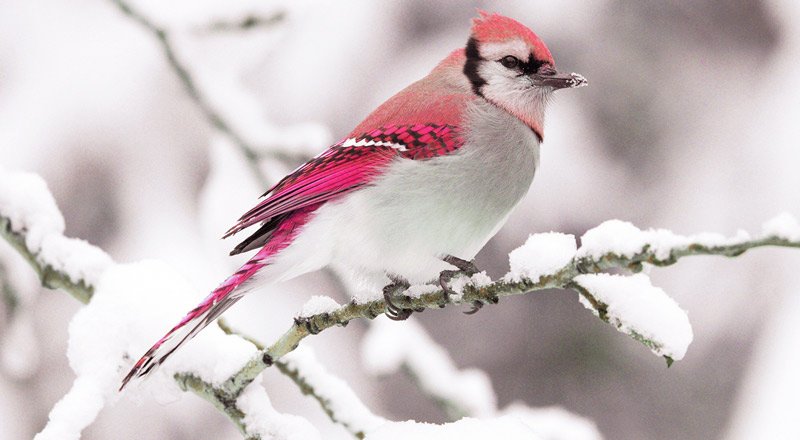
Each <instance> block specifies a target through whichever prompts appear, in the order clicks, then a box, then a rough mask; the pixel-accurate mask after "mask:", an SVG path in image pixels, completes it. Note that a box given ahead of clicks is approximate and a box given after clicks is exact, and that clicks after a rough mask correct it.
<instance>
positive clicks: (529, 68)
mask: <svg viewBox="0 0 800 440" xmlns="http://www.w3.org/2000/svg"><path fill="white" fill-rule="evenodd" d="M544 64H545V62H544V61H542V60H537V59H536V58H534V57H533V54H530V55H528V61H525V62H521V63H519V67H520V69H522V73H524V74H525V75H530V74H532V73H536V71H538V70H539V68H540V67H542V66H543V65H544Z"/></svg>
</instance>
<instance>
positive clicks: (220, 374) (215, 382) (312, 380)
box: [0, 172, 800, 439]
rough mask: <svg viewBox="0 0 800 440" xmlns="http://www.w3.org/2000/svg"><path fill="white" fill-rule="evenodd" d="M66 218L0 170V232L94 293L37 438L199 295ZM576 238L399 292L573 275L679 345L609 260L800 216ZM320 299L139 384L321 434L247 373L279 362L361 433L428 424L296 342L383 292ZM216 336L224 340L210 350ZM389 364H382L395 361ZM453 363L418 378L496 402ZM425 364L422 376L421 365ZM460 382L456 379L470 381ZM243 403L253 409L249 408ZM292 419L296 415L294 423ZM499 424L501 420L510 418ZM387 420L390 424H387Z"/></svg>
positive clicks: (72, 417)
mask: <svg viewBox="0 0 800 440" xmlns="http://www.w3.org/2000/svg"><path fill="white" fill-rule="evenodd" d="M63 229H64V221H63V218H62V217H61V214H60V212H59V211H58V208H57V207H56V206H55V203H54V201H53V199H52V196H51V195H50V193H49V192H48V191H47V188H46V185H45V184H44V182H43V181H42V180H41V179H40V178H39V177H37V176H35V175H31V174H26V173H5V172H0V233H2V235H3V237H4V238H5V239H6V240H7V241H8V242H9V243H11V244H12V246H13V247H14V249H16V250H17V251H18V252H19V253H20V254H21V255H22V256H23V257H24V258H25V259H26V260H27V261H28V262H29V263H30V264H31V265H32V267H33V268H34V269H35V270H36V272H37V273H38V274H39V276H40V278H41V280H42V282H43V284H44V285H45V286H47V287H51V288H56V287H58V288H63V289H65V290H67V291H68V292H70V293H71V294H73V295H74V296H75V297H76V298H78V299H79V300H81V301H83V302H89V300H90V299H91V302H90V303H89V305H88V306H87V307H85V308H84V309H82V310H81V311H79V312H78V314H76V316H75V318H74V319H73V322H72V323H71V324H70V347H69V350H68V356H69V358H70V365H71V366H72V368H73V369H74V370H75V372H76V373H77V375H78V377H77V378H76V380H75V383H74V384H73V387H72V389H71V390H70V392H69V393H67V395H66V396H64V398H63V399H62V401H61V402H60V403H59V404H57V405H56V407H54V409H53V411H52V412H51V421H50V423H48V425H47V428H46V429H45V431H43V432H42V433H41V434H40V436H39V437H38V438H40V439H46V438H77V436H79V435H80V431H81V430H82V429H83V427H85V426H86V425H88V424H89V423H91V422H92V421H93V420H94V418H95V417H96V415H97V413H98V412H99V411H100V410H101V409H102V407H103V406H104V405H105V404H106V403H107V402H108V401H110V400H111V399H114V398H116V396H117V395H116V394H115V389H116V385H117V383H118V381H119V376H120V371H121V370H122V369H124V368H127V367H129V363H130V359H129V356H130V353H133V352H136V353H138V352H140V351H143V350H144V348H146V346H144V345H142V344H146V343H148V342H149V340H150V338H151V337H157V335H156V334H153V335H150V334H148V332H153V331H157V330H158V329H160V328H164V327H165V326H167V325H168V324H169V323H171V322H172V320H174V316H175V315H177V314H179V313H181V312H182V311H184V309H185V308H187V307H189V306H191V305H192V304H193V301H194V300H195V299H196V298H194V295H193V289H192V287H191V286H190V285H189V284H188V283H186V282H185V281H182V280H181V279H180V278H179V277H177V276H176V275H175V274H174V272H173V271H172V270H171V269H169V268H167V267H165V266H164V265H163V264H157V263H154V262H150V263H147V262H145V263H138V264H133V265H118V264H114V263H113V262H112V261H111V258H110V257H109V256H108V255H106V254H105V253H104V252H102V251H101V250H99V249H97V248H95V247H94V246H91V245H90V244H88V243H86V242H84V241H82V240H76V239H69V238H66V237H64V236H63V235H62V234H63ZM582 243H583V244H582V246H581V247H580V248H576V245H575V240H574V237H572V236H570V235H564V234H558V233H547V234H535V235H532V236H531V237H530V238H529V239H528V241H527V242H526V243H525V244H524V245H523V246H522V247H520V248H518V249H516V250H515V251H513V252H511V254H510V256H509V260H510V266H511V270H510V272H509V273H508V274H507V275H506V276H504V277H503V278H501V279H499V280H496V281H491V280H489V279H488V277H487V276H486V275H485V274H478V275H475V276H473V277H470V278H467V277H462V278H461V279H460V280H456V283H455V284H458V288H457V289H456V290H457V291H458V292H459V295H451V296H450V297H449V299H448V298H447V297H446V296H445V295H444V293H443V292H442V291H441V290H440V289H439V288H438V287H435V286H412V287H411V288H410V289H409V290H408V291H406V292H405V293H404V294H401V295H399V296H398V297H396V298H394V300H393V301H394V303H395V304H396V305H397V306H400V307H403V308H407V309H421V308H431V309H437V308H440V307H441V306H444V305H447V304H473V303H474V302H476V301H478V302H482V303H486V304H491V303H496V302H497V299H498V298H499V297H501V296H510V295H520V294H525V293H530V292H534V291H538V290H543V289H549V288H565V289H572V290H575V291H577V292H579V293H580V295H581V297H582V302H583V303H584V304H585V305H587V306H588V307H590V308H591V309H592V310H593V311H594V312H595V314H597V315H598V316H599V317H600V318H601V319H603V320H604V321H606V322H609V323H611V324H613V325H614V326H615V327H617V328H618V329H619V330H620V331H623V332H625V333H627V334H629V335H630V336H632V337H634V338H635V339H637V340H638V341H640V342H642V343H643V344H645V345H646V346H648V347H649V348H650V349H652V350H653V351H654V352H656V353H657V354H659V355H661V356H665V357H667V358H668V359H680V357H682V356H683V353H684V352H685V350H686V346H688V343H689V342H690V341H691V328H690V327H689V325H688V320H687V319H686V317H685V314H684V312H683V311H682V310H680V308H679V307H678V306H677V304H675V303H674V301H672V300H671V299H669V298H668V297H667V296H666V295H665V294H664V293H663V291H661V290H660V289H657V288H655V287H653V286H652V285H650V282H649V279H648V278H647V277H646V276H645V275H642V274H638V275H633V276H621V275H608V274H604V273H603V272H605V271H608V270H611V269H629V270H631V271H633V272H639V271H640V270H641V269H642V268H643V266H644V265H645V264H651V265H656V266H666V265H670V264H674V263H676V262H677V261H678V260H679V259H680V258H682V257H685V256H690V255H723V256H737V255H740V254H741V253H743V252H745V251H747V250H749V249H752V248H756V247H762V246H782V247H800V225H798V222H797V221H796V220H795V219H794V218H793V217H791V216H789V215H788V214H783V215H781V216H778V217H776V218H775V219H772V220H770V221H768V222H766V223H765V224H764V226H763V228H762V232H761V233H760V234H758V235H757V236H751V235H749V234H747V233H745V232H739V233H738V234H737V235H735V236H734V237H723V236H720V235H717V234H698V235H692V236H681V235H677V234H674V233H672V232H669V231H666V230H644V231H643V230H640V229H638V228H636V227H634V226H633V225H631V224H630V223H626V222H621V221H618V220H612V221H608V222H605V223H603V224H601V225H600V226H598V227H597V228H594V229H592V230H590V231H588V232H587V233H586V234H585V235H584V236H583V237H582ZM166 292H169V293H170V294H169V295H167V294H166ZM167 298H169V300H167ZM313 303H314V304H312V305H309V306H308V307H306V308H305V309H306V310H304V313H303V314H302V315H303V316H302V317H299V318H296V319H295V321H294V322H293V324H292V325H291V326H290V328H289V329H288V330H287V332H286V333H284V335H283V336H281V338H279V339H278V340H277V341H276V342H274V343H273V344H271V345H269V346H267V347H266V348H263V347H262V346H261V345H260V344H258V343H257V342H254V343H251V341H252V340H250V339H247V338H244V337H241V336H240V335H236V334H230V333H232V332H231V331H230V330H229V329H228V330H227V331H223V330H226V329H225V327H224V325H223V326H222V327H223V328H222V329H220V328H215V327H210V328H208V329H206V330H205V331H204V332H203V333H201V334H200V335H199V336H198V338H196V339H197V341H196V343H194V344H192V345H190V346H187V347H186V349H184V350H182V351H181V352H179V353H177V354H176V355H175V356H174V358H173V359H171V361H170V363H168V364H167V365H164V366H162V369H161V370H159V372H157V373H156V376H157V377H153V378H152V380H151V381H150V382H151V383H150V384H149V385H147V384H142V387H143V388H145V389H147V387H148V386H150V387H155V385H154V384H157V383H158V382H159V380H161V379H158V376H162V377H166V378H167V380H169V378H170V377H172V378H174V380H175V381H177V383H178V384H179V385H180V387H181V388H183V389H185V390H186V389H188V390H192V391H194V392H195V393H197V394H199V395H200V396H202V397H204V398H205V399H207V400H209V401H210V402H211V403H212V404H214V406H215V407H217V408H218V409H220V410H221V411H222V412H224V413H225V414H226V415H227V416H228V417H229V418H230V419H231V420H232V421H233V422H234V423H235V424H236V425H237V427H239V429H240V430H241V431H242V432H243V433H244V434H245V435H247V436H249V437H250V438H261V437H267V436H274V437H278V438H297V436H295V435H294V434H295V433H297V432H301V431H303V432H307V433H309V432H310V433H311V434H308V435H306V437H303V438H314V437H315V435H318V434H317V433H316V431H315V430H314V429H313V427H310V425H307V422H306V421H305V420H304V419H297V418H293V416H287V415H283V414H279V413H277V412H276V411H275V410H274V409H273V408H272V407H271V406H270V405H269V398H268V396H267V395H266V393H265V392H263V387H261V386H260V385H258V384H252V385H251V383H252V382H253V381H254V380H255V379H256V378H257V377H258V376H259V374H260V373H261V372H262V371H263V370H264V369H265V368H267V367H269V366H271V365H273V364H276V365H277V367H278V368H279V369H280V370H281V371H283V372H284V373H285V374H286V375H287V376H288V377H290V378H292V379H293V380H294V381H295V383H297V384H298V385H299V386H300V388H301V390H302V391H303V392H306V393H309V394H311V395H312V396H313V397H314V398H315V399H317V401H318V402H319V403H320V404H321V405H322V407H323V409H324V410H325V411H326V412H327V413H328V414H329V416H330V417H331V418H332V419H333V420H334V421H335V422H337V423H341V424H342V425H344V426H345V427H347V428H348V429H349V430H350V431H351V432H352V433H354V434H355V435H357V436H363V435H366V437H367V438H371V437H370V435H371V434H370V433H373V435H374V436H375V437H374V438H394V437H392V436H393V435H395V434H398V433H400V432H404V430H405V429H406V428H408V429H409V430H410V431H409V432H411V431H416V430H418V429H422V430H425V429H428V428H424V427H418V426H411V425H407V424H397V423H393V422H387V423H383V424H382V423H381V422H383V419H382V418H380V417H378V416H375V415H373V414H372V413H371V412H369V410H368V409H366V407H364V406H363V404H361V403H360V401H359V400H358V399H357V397H356V396H355V395H354V394H353V393H352V391H351V390H349V389H347V387H346V385H345V384H344V383H343V382H341V381H339V380H338V379H335V378H333V377H332V376H330V374H328V373H326V372H325V371H324V369H322V367H321V366H319V365H317V364H316V362H315V361H314V359H313V356H311V355H309V354H307V353H306V354H303V353H300V354H292V355H290V353H291V352H293V351H295V350H296V349H297V348H298V346H299V344H300V342H301V341H302V339H304V338H305V337H307V336H309V335H312V334H317V333H319V332H321V331H324V330H326V329H328V328H330V327H334V326H344V325H347V323H349V322H350V321H351V320H353V319H357V318H366V319H374V318H375V317H377V316H378V315H380V314H383V313H384V310H385V307H386V303H385V302H384V300H383V299H379V300H373V301H366V302H356V301H353V302H350V303H348V304H345V305H341V306H339V305H338V304H335V302H333V301H331V300H327V299H324V298H322V299H321V298H317V299H315V300H314V301H313ZM162 321H163V322H162ZM153 329H156V330H153ZM226 333H228V334H226ZM220 338H228V339H225V340H224V341H223V340H221V339H220ZM254 344H255V345H254ZM221 347H224V350H223V351H224V353H219V352H216V353H214V356H211V357H209V356H208V355H207V354H208V353H209V352H213V351H214V350H217V351H219V350H221ZM287 355H289V356H288V357H287ZM397 356H398V357H397V358H395V361H393V363H392V365H396V364H397V362H396V361H397V359H400V361H399V362H400V363H401V364H402V363H406V364H409V365H410V364H411V363H415V361H414V360H413V359H414V356H413V353H412V354H409V353H408V352H406V353H403V350H399V354H398V355H397ZM445 360H446V359H445ZM387 362H388V361H387ZM439 364H441V365H446V364H447V362H440V363H439ZM387 365H388V364H387ZM387 365H384V367H385V368H389V367H391V366H392V365H389V366H387ZM441 365H440V366H441ZM450 366H451V367H452V365H450ZM376 368H377V367H376ZM413 368H414V369H415V370H416V371H422V370H424V369H425V368H428V367H426V366H425V365H422V364H421V363H420V364H419V365H416V366H414V367H413ZM445 370H447V371H449V372H444V373H442V374H428V373H430V372H428V371H426V372H425V373H426V376H425V377H427V379H425V380H426V381H428V380H429V379H431V378H432V380H431V381H430V382H426V383H425V384H421V387H422V388H423V390H426V392H429V393H430V394H432V395H435V396H440V397H443V398H447V399H451V400H454V401H458V402H459V403H460V404H461V405H462V409H461V410H459V411H461V412H462V413H465V414H467V413H469V414H474V413H480V412H481V411H482V409H481V408H482V407H481V405H484V406H486V405H488V407H486V408H488V409H487V411H488V412H492V411H491V410H493V408H494V403H492V402H493V399H491V397H492V396H491V395H490V394H491V388H490V387H486V386H484V387H483V388H482V389H483V390H484V392H481V393H476V396H477V397H476V398H475V399H473V398H472V397H470V396H466V395H464V394H463V393H456V394H452V393H450V394H447V393H445V392H442V387H444V386H446V385H445V384H443V383H435V382H440V381H444V382H447V381H450V380H451V379H452V377H450V376H454V375H453V374H452V373H453V371H452V370H454V367H453V368H452V369H450V368H445ZM443 371H444V370H443ZM168 374H169V375H171V376H167V375H168ZM440 376H442V377H444V376H448V378H447V379H442V378H441V377H440ZM455 376H458V375H455ZM462 376H463V375H462ZM419 377H420V379H421V380H422V379H424V378H423V375H419ZM462 379H465V378H464V377H462ZM466 379H469V378H466ZM466 379H465V380H466ZM473 379H474V378H473ZM466 382H469V380H467V381H466ZM466 382H464V381H462V382H460V383H459V384H455V382H452V381H450V382H448V383H450V384H451V385H453V386H455V387H462V388H463V384H464V383H466ZM472 382H475V381H474V380H472ZM454 384H455V385H454ZM161 385H163V380H162V382H161ZM471 388H472V389H473V390H476V389H479V388H481V387H474V386H472V387H471ZM462 391H463V390H462ZM465 392H466V391H465ZM487 395H489V398H486V396H487ZM473 397H475V396H473ZM77 402H81V403H80V404H79V403H77ZM470 402H472V403H470ZM487 402H488V403H487ZM248 408H249V409H252V411H255V412H256V413H257V414H258V416H254V415H253V414H251V413H250V412H249V411H250V410H249V409H248ZM486 408H484V409H486ZM265 417H266V418H265ZM462 420H464V421H462V422H458V423H457V424H449V425H447V426H451V428H450V429H451V431H452V430H456V428H458V427H467V426H468V425H472V424H474V423H476V422H471V421H468V420H470V419H462ZM254 423H255V425H254ZM486 423H488V425H487V424H486ZM492 423H495V422H492V421H487V422H485V423H482V424H480V426H478V425H475V427H476V429H484V428H487V427H489V425H491V424H492ZM295 425H298V426H301V427H299V428H286V426H295ZM456 425H457V426H456ZM502 425H503V426H502V427H499V429H500V431H499V432H504V430H506V429H507V428H509V427H510V426H512V425H513V423H512V424H511V425H509V424H507V423H503V424H502ZM515 426H516V425H515ZM430 429H434V428H430ZM459 429H460V428H459ZM470 429H471V428H470ZM493 429H494V428H492V430H493ZM514 429H516V428H514ZM520 432H522V431H520ZM279 433H284V434H285V435H279ZM365 433H366V434H365ZM380 433H383V434H387V435H388V437H381V435H383V434H380Z"/></svg>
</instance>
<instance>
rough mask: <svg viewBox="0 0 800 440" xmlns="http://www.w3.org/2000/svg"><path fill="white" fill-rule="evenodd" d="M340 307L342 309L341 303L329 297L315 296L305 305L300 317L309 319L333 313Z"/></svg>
mask: <svg viewBox="0 0 800 440" xmlns="http://www.w3.org/2000/svg"><path fill="white" fill-rule="evenodd" d="M339 307H341V306H340V305H339V303H337V302H336V301H334V300H333V298H331V297H329V296H323V295H314V296H312V297H311V298H310V299H309V300H308V301H306V302H305V304H303V308H302V309H301V310H300V317H301V318H307V317H309V316H312V315H318V314H320V313H331V312H333V311H335V310H336V309H338V308H339Z"/></svg>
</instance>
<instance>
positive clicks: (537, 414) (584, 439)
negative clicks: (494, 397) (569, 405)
mask: <svg viewBox="0 0 800 440" xmlns="http://www.w3.org/2000/svg"><path fill="white" fill-rule="evenodd" d="M502 414H504V415H509V416H513V417H516V418H518V419H519V420H520V421H521V422H523V423H524V424H526V425H528V427H529V428H531V430H532V431H533V432H534V433H536V435H538V436H540V437H541V438H543V439H547V440H602V438H603V436H602V435H601V434H600V431H598V430H597V425H595V424H594V422H592V421H591V420H589V419H587V418H584V417H581V416H578V415H575V414H573V413H571V412H569V411H567V410H565V409H563V408H561V407H557V406H551V407H547V408H529V407H527V406H525V405H523V404H520V403H514V404H511V405H509V406H508V407H506V408H505V409H504V410H503V411H502Z"/></svg>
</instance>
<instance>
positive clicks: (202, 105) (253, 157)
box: [111, 0, 308, 187]
mask: <svg viewBox="0 0 800 440" xmlns="http://www.w3.org/2000/svg"><path fill="white" fill-rule="evenodd" d="M111 1H112V2H113V3H114V4H115V5H116V6H117V7H118V8H119V10H120V11H122V13H123V14H125V15H126V16H127V17H128V18H130V19H132V20H133V21H135V22H136V23H138V24H139V25H141V26H142V27H144V28H145V29H146V30H147V31H148V32H150V33H151V34H152V35H153V36H154V37H155V38H156V41H158V44H159V46H161V50H162V51H163V52H164V56H165V57H166V58H167V62H168V63H169V67H170V68H171V69H172V70H173V71H174V72H175V74H176V75H177V77H178V79H179V80H180V82H181V84H183V88H184V90H185V91H186V93H187V94H188V95H189V97H190V98H191V99H192V100H193V101H194V102H195V104H196V105H197V107H198V108H199V109H200V111H201V112H202V113H203V116H204V117H205V118H206V120H207V121H208V122H209V123H210V124H211V125H212V126H213V127H214V128H216V129H217V130H219V131H220V132H221V133H222V134H224V135H225V136H227V137H228V138H229V139H231V141H232V142H233V143H234V145H236V147H237V148H238V149H239V151H241V153H242V155H244V157H245V158H246V159H247V164H248V166H249V167H250V168H251V170H252V172H253V175H254V176H255V177H256V178H257V179H258V180H259V183H260V184H261V186H262V187H268V186H269V185H268V182H267V180H266V178H265V177H264V173H263V172H262V171H261V169H260V167H259V159H261V158H262V157H263V156H264V155H265V154H266V155H267V156H268V157H271V158H273V159H275V160H278V161H281V162H284V163H286V164H288V165H291V166H294V165H296V164H297V163H302V162H305V161H306V160H307V159H308V157H307V156H306V155H305V154H300V153H295V154H293V153H289V152H286V151H269V152H266V153H262V152H260V151H261V150H260V149H259V148H256V146H254V145H252V144H251V143H250V142H248V141H247V140H245V139H244V137H243V136H241V135H240V134H239V133H237V132H236V130H234V129H233V128H232V127H231V124H230V123H229V122H228V121H227V120H226V119H225V118H224V117H223V116H222V114H220V113H219V112H218V111H217V110H216V109H215V108H214V106H213V105H211V103H210V102H209V101H208V99H206V96H205V95H204V94H203V93H202V91H201V90H200V88H199V87H198V86H197V83H196V81H195V80H194V77H193V76H192V74H191V73H190V72H189V69H188V68H187V67H186V65H185V64H184V63H183V62H182V61H181V60H180V57H179V56H178V54H177V53H176V52H175V49H174V47H173V45H172V43H171V41H170V32H169V30H167V29H166V28H164V27H161V26H158V25H156V24H155V23H153V22H152V21H150V20H149V19H148V18H147V17H145V16H144V15H142V14H141V13H140V12H139V11H137V10H135V9H134V8H133V7H132V6H131V5H130V4H129V3H128V2H126V1H125V0H111ZM284 16H285V15H284V14H283V13H281V12H279V13H277V14H275V15H274V16H272V17H268V18H266V19H259V18H256V17H248V18H247V19H245V20H244V21H243V22H241V23H239V24H238V26H239V27H244V28H248V27H253V26H256V25H259V26H263V25H266V24H270V25H272V24H275V23H277V22H279V21H281V20H282V19H283V18H284ZM221 25H222V24H221V23H216V24H212V28H214V26H221ZM225 26H227V25H225Z"/></svg>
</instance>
